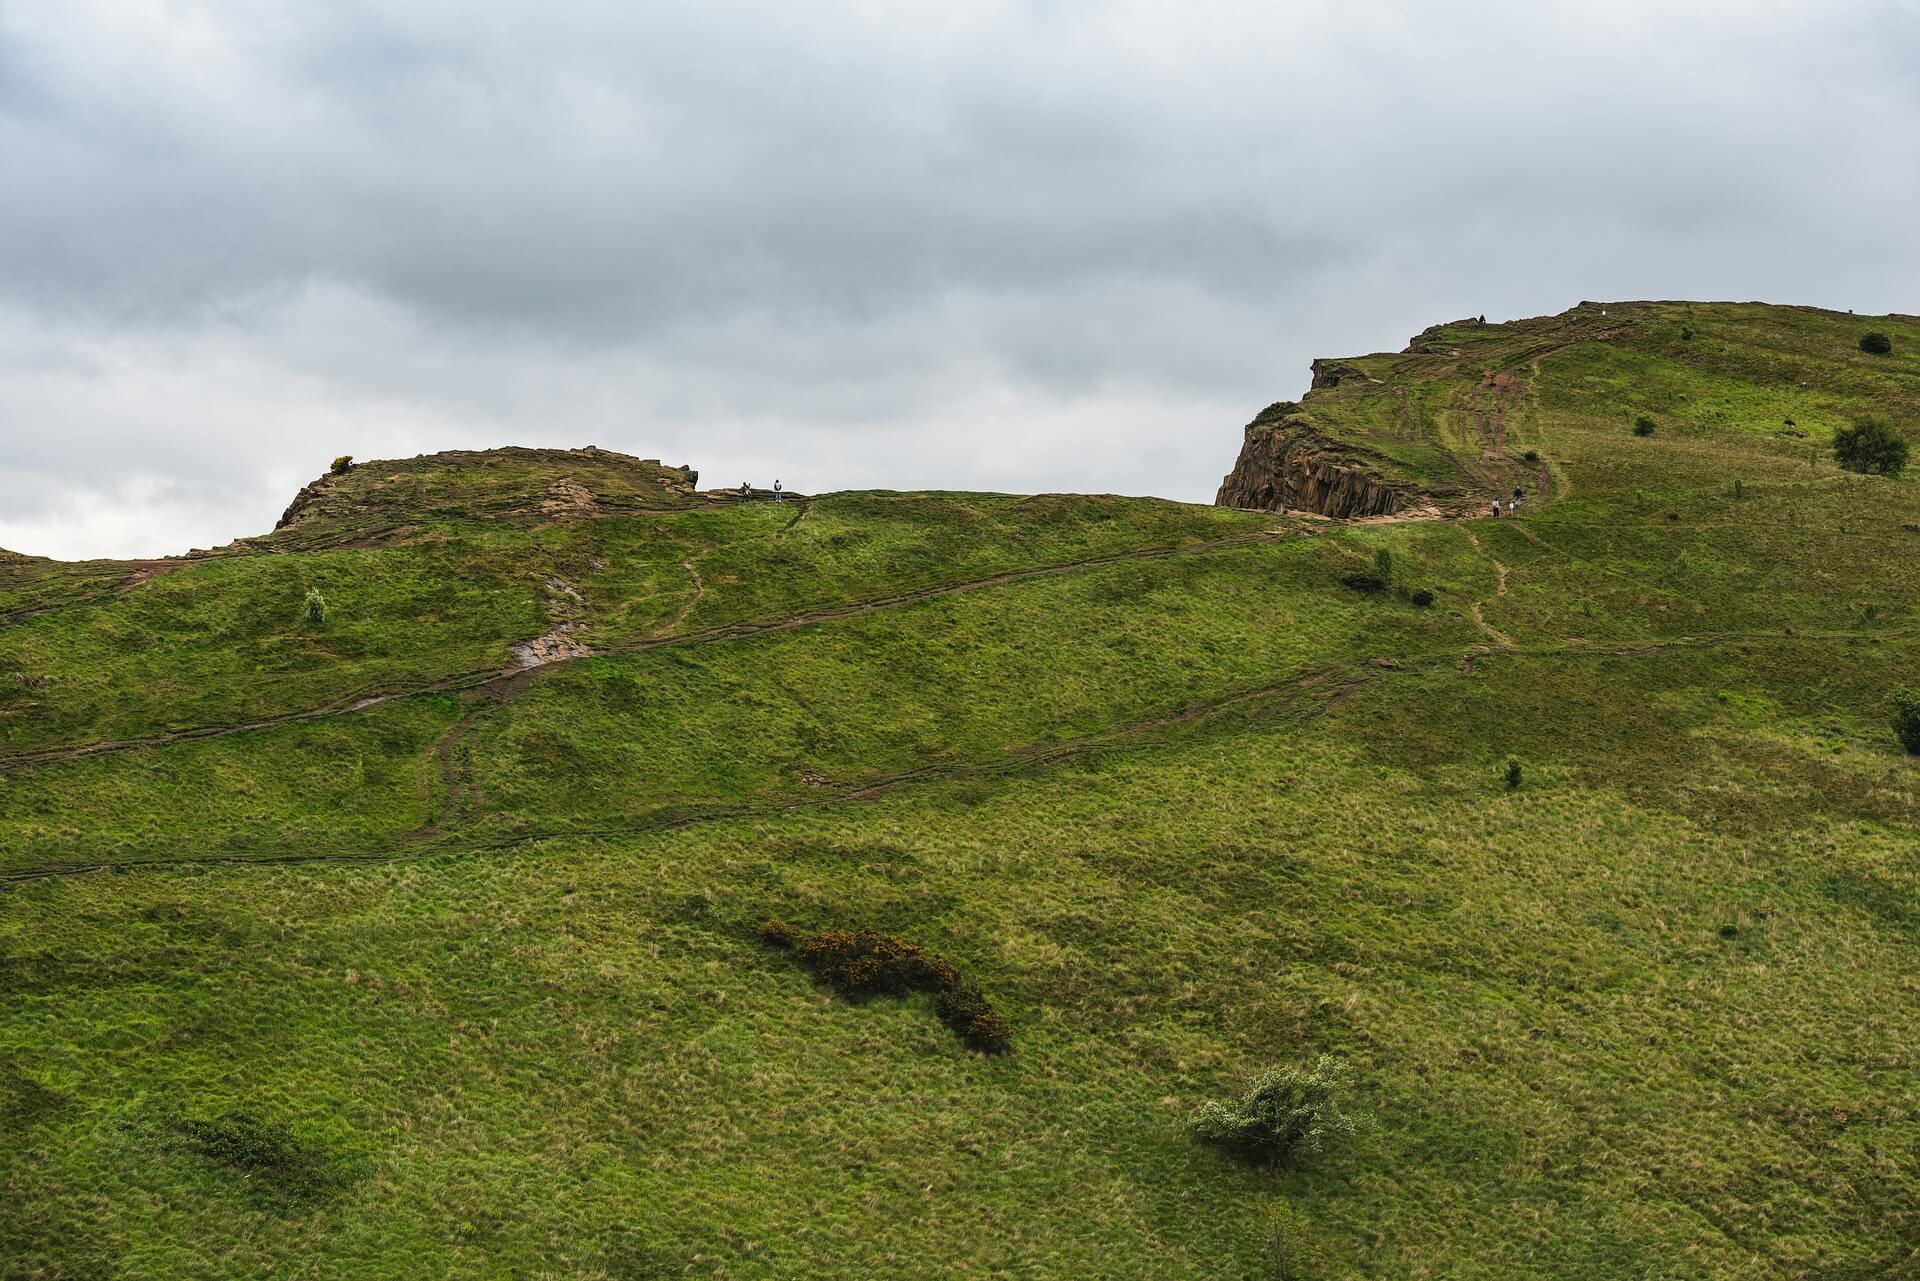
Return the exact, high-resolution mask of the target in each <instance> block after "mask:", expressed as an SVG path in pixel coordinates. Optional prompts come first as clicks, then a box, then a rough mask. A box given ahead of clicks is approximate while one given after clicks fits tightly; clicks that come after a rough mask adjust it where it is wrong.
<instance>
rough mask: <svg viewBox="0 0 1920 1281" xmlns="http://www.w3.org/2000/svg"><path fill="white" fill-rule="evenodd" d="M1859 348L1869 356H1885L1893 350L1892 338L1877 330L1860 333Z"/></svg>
mask: <svg viewBox="0 0 1920 1281" xmlns="http://www.w3.org/2000/svg"><path fill="white" fill-rule="evenodd" d="M1860 350H1861V351H1864V352H1866V353H1867V354H1868V355H1869V356H1885V355H1887V354H1888V353H1890V352H1891V351H1892V350H1893V339H1891V338H1889V337H1887V336H1886V335H1885V334H1883V333H1880V332H1878V331H1877V330H1876V331H1875V332H1873V333H1868V334H1862V335H1860Z"/></svg>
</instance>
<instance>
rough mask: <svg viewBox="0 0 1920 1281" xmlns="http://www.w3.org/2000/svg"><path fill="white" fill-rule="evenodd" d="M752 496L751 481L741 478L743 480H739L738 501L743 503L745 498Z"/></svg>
mask: <svg viewBox="0 0 1920 1281" xmlns="http://www.w3.org/2000/svg"><path fill="white" fill-rule="evenodd" d="M752 497H753V484H752V482H751V481H745V480H743V481H741V482H740V501H741V502H743V503H744V502H746V501H747V499H749V498H752Z"/></svg>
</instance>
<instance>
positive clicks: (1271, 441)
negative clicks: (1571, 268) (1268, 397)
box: [1216, 302, 1920, 517]
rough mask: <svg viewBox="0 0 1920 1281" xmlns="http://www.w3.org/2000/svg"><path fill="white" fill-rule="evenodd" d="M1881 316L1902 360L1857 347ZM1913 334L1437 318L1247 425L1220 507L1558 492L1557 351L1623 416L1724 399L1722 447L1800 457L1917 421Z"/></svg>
mask: <svg viewBox="0 0 1920 1281" xmlns="http://www.w3.org/2000/svg"><path fill="white" fill-rule="evenodd" d="M1872 325H1878V326H1880V327H1883V328H1885V327H1888V326H1891V327H1893V328H1894V329H1895V330H1896V331H1897V332H1898V333H1899V334H1900V335H1901V341H1900V342H1899V343H1897V344H1896V347H1895V352H1894V354H1893V355H1892V356H1891V357H1887V356H1874V355H1870V354H1866V353H1863V352H1862V351H1860V349H1859V338H1860V336H1861V334H1862V333H1863V332H1864V330H1865V329H1867V328H1868V327H1870V326H1872ZM1916 328H1920V325H1916V322H1914V320H1913V319H1912V318H1911V317H1902V316H1887V317H1860V316H1855V315H1852V314H1851V313H1843V312H1833V311H1824V310H1821V309H1818V308H1812V307H1774V306H1769V305H1766V304H1760V303H1692V302H1618V303H1594V302H1582V303H1580V304H1578V305H1577V306H1575V307H1572V308H1569V309H1568V310H1566V311H1564V312H1560V313H1558V314H1556V315H1551V316H1536V317H1530V318H1526V319H1521V320H1512V321H1506V322H1501V323H1483V322H1481V321H1480V320H1479V319H1477V318H1471V317H1470V318H1467V319H1463V320H1456V321H1449V322H1446V323H1444V324H1438V325H1432V326H1429V327H1428V328H1426V329H1424V330H1422V331H1421V332H1420V333H1418V334H1416V335H1414V336H1413V338H1412V339H1410V340H1409V341H1408V343H1407V345H1406V347H1405V348H1404V349H1403V350H1401V351H1399V352H1394V353H1375V354H1373V355H1367V356H1353V357H1344V358H1338V359H1319V360H1315V361H1314V362H1313V364H1312V369H1311V383H1310V386H1309V389H1308V390H1307V392H1306V393H1305V395H1304V396H1303V397H1302V398H1301V400H1300V401H1299V402H1297V403H1295V402H1286V401H1283V402H1279V403H1276V404H1274V405H1271V406H1269V407H1268V408H1267V409H1265V410H1263V411H1261V413H1260V414H1259V415H1257V416H1256V417H1255V418H1254V419H1253V421H1252V422H1250V423H1249V424H1248V425H1247V428H1246V431H1245V437H1244V441H1243V444H1242V448H1241V453H1240V456H1239V458H1238V459H1237V460H1236V461H1235V465H1234V468H1233V470H1232V471H1231V472H1229V474H1228V475H1227V477H1226V478H1225V479H1224V480H1223V481H1222V483H1221V487H1220V491H1219V494H1218V495H1217V497H1216V501H1217V502H1218V503H1220V504H1221V505H1223V506H1233V507H1249V508H1256V509H1261V510H1284V509H1289V508H1292V509H1302V510H1307V511H1314V512H1318V513H1320V514H1323V515H1329V516H1340V517H1364V516H1384V515H1391V514H1395V513H1400V512H1403V511H1406V510H1407V509H1408V508H1409V507H1410V506H1420V505H1427V506H1429V507H1430V508H1431V509H1432V510H1433V511H1435V512H1444V513H1449V514H1453V515H1463V514H1478V513H1479V512H1481V511H1485V510H1487V509H1488V506H1489V504H1490V503H1491V502H1492V500H1494V499H1495V498H1502V499H1504V498H1507V497H1509V496H1510V495H1511V494H1512V492H1513V491H1514V490H1515V488H1519V489H1521V490H1523V491H1525V492H1527V493H1528V494H1530V495H1533V496H1534V497H1535V498H1536V499H1550V498H1551V497H1552V495H1553V491H1554V487H1555V484H1556V473H1555V471H1554V468H1553V466H1552V464H1551V461H1548V460H1546V459H1547V455H1546V454H1545V452H1544V451H1542V450H1540V449H1539V448H1537V446H1538V445H1539V444H1540V443H1541V442H1540V441H1539V440H1538V439H1537V438H1536V437H1535V435H1534V434H1533V433H1532V431H1531V428H1530V427H1529V426H1528V425H1527V423H1528V421H1529V420H1530V419H1531V418H1532V417H1533V416H1534V415H1535V414H1536V413H1537V412H1538V410H1539V409H1540V407H1541V406H1540V405H1539V404H1538V402H1537V400H1536V398H1535V396H1534V388H1535V385H1536V383H1537V382H1538V380H1539V378H1540V375H1541V364H1542V362H1543V361H1548V360H1552V361H1556V362H1558V363H1559V364H1560V365H1561V366H1562V367H1567V368H1577V367H1586V368H1589V369H1591V370H1593V371H1594V376H1595V377H1596V378H1598V377H1600V376H1601V375H1600V370H1601V369H1602V368H1603V367H1604V368H1605V370H1606V374H1605V378H1606V379H1607V381H1608V386H1607V388H1606V394H1607V395H1608V396H1609V397H1610V398H1611V399H1612V400H1613V402H1614V406H1615V410H1614V412H1616V413H1619V414H1623V415H1625V416H1626V417H1629V418H1631V417H1633V416H1635V414H1636V413H1638V412H1642V411H1644V412H1648V413H1669V412H1672V411H1674V410H1680V411H1681V412H1682V413H1683V414H1685V415H1686V416H1687V417H1689V418H1696V415H1694V414H1692V413H1691V412H1690V411H1691V410H1694V409H1698V408H1701V407H1703V406H1704V403H1705V402H1706V401H1707V400H1712V401H1718V402H1722V403H1721V404H1720V405H1719V406H1718V408H1717V409H1716V411H1715V416H1716V417H1719V418H1722V419H1724V420H1725V422H1726V424H1727V425H1729V426H1732V425H1737V426H1739V427H1742V428H1744V429H1745V431H1746V432H1748V433H1750V435H1749V436H1748V437H1746V438H1744V439H1737V442H1736V441H1728V442H1726V443H1728V444H1735V443H1737V444H1738V446H1739V447H1741V448H1745V449H1760V450H1769V451H1771V452H1772V453H1773V454H1774V455H1776V456H1777V455H1781V454H1787V453H1793V452H1797V446H1795V445H1794V444H1792V443H1790V442H1794V441H1801V440H1805V441H1810V442H1812V443H1813V444H1814V445H1816V446H1818V445H1821V444H1824V443H1825V442H1826V441H1827V440H1829V439H1830V438H1831V434H1832V430H1833V428H1834V427H1835V426H1836V425H1839V424H1840V423H1841V422H1843V421H1845V419H1846V417H1847V415H1850V414H1859V413H1862V412H1874V411H1880V412H1885V413H1887V414H1890V415H1892V416H1893V417H1895V418H1896V419H1912V418H1914V417H1915V416H1916V411H1917V410H1920V365H1916V363H1915V359H1914V351H1915V348H1916V341H1915V330H1916ZM1636 381H1637V384H1638V385H1636ZM1594 390H1599V388H1597V387H1596V388H1595V389H1594ZM1776 414H1777V415H1778V416H1777V417H1776V416H1775V415H1776ZM1788 420H1791V422H1789V421H1788ZM1795 424H1798V426H1797V427H1796V426H1795ZM1701 425H1703V426H1704V425H1705V424H1704V422H1702V424H1701ZM1783 427H1786V428H1791V429H1792V430H1795V431H1798V433H1799V434H1798V435H1791V434H1786V435H1783V434H1782V433H1781V430H1780V429H1781V428H1783ZM1510 437H1511V439H1510ZM1529 452H1531V453H1532V454H1533V455H1534V457H1533V459H1532V460H1531V461H1529V459H1528V458H1527V454H1528V453H1529Z"/></svg>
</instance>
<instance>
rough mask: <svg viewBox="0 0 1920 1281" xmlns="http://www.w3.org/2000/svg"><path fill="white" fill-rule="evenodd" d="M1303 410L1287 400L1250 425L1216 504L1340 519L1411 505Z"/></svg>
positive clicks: (1385, 512) (1406, 496)
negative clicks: (1324, 433) (1321, 430)
mask: <svg viewBox="0 0 1920 1281" xmlns="http://www.w3.org/2000/svg"><path fill="white" fill-rule="evenodd" d="M1318 374H1319V368H1318V366H1317V365H1316V367H1315V376H1316V378H1317V377H1318ZM1316 385H1317V384H1316ZM1299 411H1300V407H1299V406H1298V405H1295V404H1291V403H1289V402H1285V401H1282V402H1281V403H1279V404H1277V405H1270V406H1268V407H1267V408H1266V409H1265V410H1264V411H1262V412H1261V414H1260V416H1259V417H1257V418H1255V419H1254V420H1253V421H1252V422H1251V423H1248V424H1247V431H1246V438H1245V440H1244V441H1243V442H1242V444H1241V446H1240V457H1239V458H1238V459H1237V460H1235V462H1234V465H1233V470H1232V471H1231V472H1228V473H1227V476H1226V478H1225V479H1224V480H1222V481H1221V482H1220V492H1219V494H1218V495H1217V496H1215V498H1214V502H1215V503H1217V504H1218V505H1219V506H1222V507H1250V508H1254V509H1257V510H1259V511H1286V510H1293V511H1310V512H1318V513H1319V514H1320V515H1322V516H1334V517H1338V518H1341V519H1351V518H1356V517H1363V516H1391V515H1392V514H1393V513H1395V512H1397V511H1399V510H1400V509H1401V508H1402V507H1404V506H1406V505H1407V502H1408V500H1409V499H1410V498H1411V497H1412V495H1411V494H1410V493H1409V492H1408V491H1407V490H1405V489H1404V488H1402V487H1400V486H1396V485H1391V484H1389V483H1387V482H1386V481H1384V480H1382V479H1381V478H1380V477H1379V476H1378V475H1377V474H1375V473H1374V472H1373V471H1372V470H1371V469H1370V468H1368V467H1367V466H1366V464H1365V463H1364V461H1362V460H1361V459H1359V458H1358V457H1356V456H1354V454H1353V452H1352V451H1351V450H1348V449H1344V448H1342V447H1341V446H1339V445H1336V444H1335V443H1334V442H1332V441H1330V440H1328V439H1327V438H1326V437H1324V436H1322V435H1320V434H1319V433H1318V432H1316V431H1315V430H1314V429H1313V426H1312V424H1310V423H1309V422H1308V421H1307V420H1306V419H1305V418H1304V417H1300V416H1299Z"/></svg>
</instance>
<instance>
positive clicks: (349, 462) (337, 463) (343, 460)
mask: <svg viewBox="0 0 1920 1281" xmlns="http://www.w3.org/2000/svg"><path fill="white" fill-rule="evenodd" d="M351 466H353V455H352V454H342V455H340V456H339V457H338V458H336V459H334V460H333V462H332V464H331V465H329V466H328V468H327V473H328V474H329V475H332V476H339V475H342V474H344V473H345V472H346V470H347V469H348V468H349V467H351Z"/></svg>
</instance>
